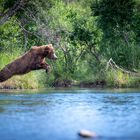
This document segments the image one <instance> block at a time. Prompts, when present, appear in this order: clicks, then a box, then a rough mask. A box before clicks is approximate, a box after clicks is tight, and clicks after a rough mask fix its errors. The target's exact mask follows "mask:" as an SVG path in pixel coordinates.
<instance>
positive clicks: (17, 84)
mask: <svg viewBox="0 0 140 140" xmlns="http://www.w3.org/2000/svg"><path fill="white" fill-rule="evenodd" d="M25 78H26V77H25V76H24V77H23V79H25ZM23 79H22V78H21V77H19V76H17V77H16V78H14V77H13V78H12V79H10V80H8V81H5V82H3V83H0V89H8V90H11V89H19V90H21V89H43V88H73V87H75V88H140V79H139V78H138V79H137V80H136V79H135V80H134V81H131V82H130V83H128V84H126V83H122V84H120V83H117V82H114V83H110V81H106V80H96V81H82V82H81V81H75V80H60V79H59V80H56V81H54V82H53V83H51V84H50V83H49V85H48V84H47V83H46V86H45V85H42V86H41V85H40V84H39V81H37V79H34V80H35V81H34V82H33V81H32V80H28V82H27V81H26V80H23Z"/></svg>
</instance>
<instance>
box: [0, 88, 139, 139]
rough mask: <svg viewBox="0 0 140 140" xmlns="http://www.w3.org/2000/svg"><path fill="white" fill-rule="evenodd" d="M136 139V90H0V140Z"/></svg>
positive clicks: (137, 95)
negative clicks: (89, 134)
mask: <svg viewBox="0 0 140 140" xmlns="http://www.w3.org/2000/svg"><path fill="white" fill-rule="evenodd" d="M81 129H87V130H91V131H94V132H96V133H97V134H98V135H100V137H98V138H96V139H98V140H140V91H139V90H135V91H131V90H129V91H127V90H124V91H117V90H115V91H113V90H112V91H111V90H87V89H86V90H49V91H48V90H43V91H32V92H31V93H29V91H28V92H26V91H22V92H21V91H16V92H14V91H11V92H10V93H6V92H5V91H1V93H0V139H1V140H83V138H80V137H79V136H78V135H77V133H78V132H79V131H80V130H81Z"/></svg>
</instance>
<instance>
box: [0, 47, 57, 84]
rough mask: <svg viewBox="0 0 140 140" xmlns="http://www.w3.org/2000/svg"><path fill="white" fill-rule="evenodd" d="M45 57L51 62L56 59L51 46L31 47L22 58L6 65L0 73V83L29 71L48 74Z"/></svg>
mask: <svg viewBox="0 0 140 140" xmlns="http://www.w3.org/2000/svg"><path fill="white" fill-rule="evenodd" d="M45 57H47V58H48V59H51V60H56V59H57V56H56V55H55V52H54V48H53V46H52V44H49V45H43V46H33V47H31V49H30V50H29V51H28V52H26V53H25V54H24V55H23V56H21V57H19V58H17V59H16V60H14V61H13V62H11V63H10V64H8V65H6V66H5V67H4V68H3V69H2V70H1V71H0V82H3V81H6V80H7V79H9V78H11V77H12V76H13V75H21V74H25V73H28V72H30V71H31V70H39V69H45V70H46V72H48V71H49V70H50V66H49V64H47V63H46V62H45Z"/></svg>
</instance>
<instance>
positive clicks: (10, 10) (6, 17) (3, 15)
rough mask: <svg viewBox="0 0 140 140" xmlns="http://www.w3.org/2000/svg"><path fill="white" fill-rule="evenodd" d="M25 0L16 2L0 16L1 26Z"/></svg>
mask: <svg viewBox="0 0 140 140" xmlns="http://www.w3.org/2000/svg"><path fill="white" fill-rule="evenodd" d="M26 2H27V0H17V1H16V3H15V4H14V5H13V6H12V7H11V8H10V9H9V10H7V11H6V12H5V13H3V14H2V15H1V18H0V25H3V24H4V23H5V22H6V21H7V20H8V19H9V18H11V17H12V16H13V15H14V14H15V13H16V12H17V11H18V10H19V9H21V7H23V6H24V5H25V4H26Z"/></svg>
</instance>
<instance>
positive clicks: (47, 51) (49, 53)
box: [44, 44, 57, 60]
mask: <svg viewBox="0 0 140 140" xmlns="http://www.w3.org/2000/svg"><path fill="white" fill-rule="evenodd" d="M44 55H45V57H47V58H48V59H52V60H56V59H57V56H56V54H55V50H54V48H53V46H52V44H48V45H45V46H44Z"/></svg>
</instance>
